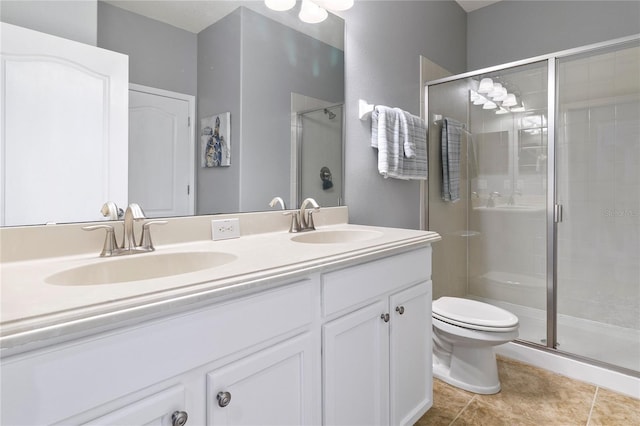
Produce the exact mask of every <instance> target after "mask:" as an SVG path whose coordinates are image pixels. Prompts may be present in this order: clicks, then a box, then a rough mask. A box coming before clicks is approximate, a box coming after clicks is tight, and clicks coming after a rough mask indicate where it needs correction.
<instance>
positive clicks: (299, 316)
mask: <svg viewBox="0 0 640 426" xmlns="http://www.w3.org/2000/svg"><path fill="white" fill-rule="evenodd" d="M316 281H317V279H316ZM317 287H318V283H317V282H314V281H313V280H310V279H307V280H303V281H298V282H295V283H292V284H288V285H284V286H281V287H278V288H276V289H272V290H265V291H263V292H259V293H256V294H253V295H250V296H244V297H238V298H236V299H235V300H230V301H227V302H223V303H218V304H215V305H212V306H208V307H202V308H200V309H195V310H193V311H189V312H185V313H183V314H176V315H173V316H171V317H168V318H163V319H156V320H152V321H148V322H146V323H143V324H140V325H138V326H131V327H127V328H125V329H122V330H118V331H115V332H110V333H105V334H97V335H95V336H91V337H88V338H83V339H79V340H77V341H74V342H71V343H64V344H58V345H54V346H50V347H48V348H45V349H40V350H36V351H32V352H27V353H24V354H20V355H15V356H13V357H8V358H3V360H2V367H1V368H2V406H1V407H0V415H1V418H0V424H6V425H30V426H31V425H40V424H95V425H98V424H100V425H107V424H120V425H122V424H127V425H138V424H158V425H163V426H168V425H173V424H175V425H180V422H179V421H178V422H175V421H174V420H173V418H172V417H173V414H174V413H176V412H178V415H179V414H180V412H182V411H184V412H186V413H187V415H188V420H187V424H194V425H204V424H251V422H252V421H255V420H256V419H260V418H261V417H260V416H261V415H262V414H263V413H267V412H271V413H272V414H275V415H277V416H278V417H275V420H276V422H275V423H274V424H286V423H279V421H280V420H283V419H293V420H291V424H298V423H300V424H304V423H306V424H317V423H319V422H320V420H319V419H316V418H313V416H316V417H319V409H313V407H312V401H313V400H314V397H315V399H316V400H317V395H318V394H319V392H318V391H315V394H314V386H315V384H317V383H319V381H320V379H319V377H320V369H319V361H318V358H314V356H312V352H313V353H316V354H318V357H319V353H320V346H319V345H320V339H319V338H318V337H317V334H314V333H313V331H312V330H311V328H310V326H311V324H312V321H313V316H314V314H315V315H317V309H314V299H317V297H316V298H314V297H313V294H314V290H317ZM314 336H316V337H314ZM314 349H315V350H314ZM227 386H229V387H227ZM272 387H275V389H279V390H280V392H281V393H282V395H284V396H285V400H284V401H277V402H275V403H274V401H272V400H271V399H272V398H275V397H273V396H272V395H273V389H272ZM220 391H229V392H231V395H232V399H231V402H230V403H229V405H228V406H227V407H225V410H226V411H223V410H222V408H221V407H217V405H216V406H214V404H218V401H216V400H215V397H216V394H217V393H218V392H220ZM298 393H299V395H298ZM292 398H295V399H297V400H298V403H297V404H295V405H289V403H290V402H291V401H292ZM216 407H217V408H220V410H218V409H217V408H216ZM269 410H271V411H269ZM273 410H277V411H278V412H277V413H274V412H273ZM300 419H302V420H303V421H302V422H301V421H300ZM259 423H260V422H259ZM264 424H266V423H264Z"/></svg>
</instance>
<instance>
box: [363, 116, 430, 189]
mask: <svg viewBox="0 0 640 426" xmlns="http://www.w3.org/2000/svg"><path fill="white" fill-rule="evenodd" d="M371 146H372V147H374V148H378V172H379V173H380V174H381V175H382V176H383V177H385V178H387V177H392V178H395V179H403V180H409V179H415V180H426V179H427V138H426V126H425V124H424V121H423V120H422V119H420V117H416V116H415V115H412V114H410V113H408V112H406V111H403V110H401V109H400V108H389V107H385V106H376V107H375V108H374V110H373V113H372V114H371Z"/></svg>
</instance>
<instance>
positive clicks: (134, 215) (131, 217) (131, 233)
mask: <svg viewBox="0 0 640 426" xmlns="http://www.w3.org/2000/svg"><path fill="white" fill-rule="evenodd" d="M142 219H145V215H144V212H143V211H142V209H141V208H140V206H139V205H137V204H136V203H131V204H129V207H127V210H125V212H124V233H123V234H122V245H121V246H120V248H121V249H123V250H128V251H132V250H135V249H136V247H137V246H138V245H137V244H136V234H135V229H134V227H133V223H134V222H135V221H138V220H142Z"/></svg>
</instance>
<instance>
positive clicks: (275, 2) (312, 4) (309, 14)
mask: <svg viewBox="0 0 640 426" xmlns="http://www.w3.org/2000/svg"><path fill="white" fill-rule="evenodd" d="M264 4H265V5H266V6H267V7H268V8H269V9H271V10H275V11H278V12H284V11H287V10H290V9H292V8H293V7H294V6H295V5H296V0H264ZM353 4H354V0H302V2H301V5H300V12H299V13H298V18H300V20H301V21H302V22H306V23H308V24H317V23H319V22H322V21H324V20H325V19H327V17H328V16H329V14H328V13H327V9H328V10H332V11H343V10H347V9H350V8H351V7H352V6H353Z"/></svg>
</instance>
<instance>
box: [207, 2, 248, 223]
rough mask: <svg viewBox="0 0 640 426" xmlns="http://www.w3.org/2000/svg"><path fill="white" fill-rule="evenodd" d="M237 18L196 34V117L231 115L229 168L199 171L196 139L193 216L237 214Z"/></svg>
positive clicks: (238, 12) (236, 14)
mask: <svg viewBox="0 0 640 426" xmlns="http://www.w3.org/2000/svg"><path fill="white" fill-rule="evenodd" d="M241 18H242V16H241V9H236V10H235V11H234V12H233V13H231V14H229V15H227V16H226V17H224V18H223V19H221V20H220V21H218V22H216V23H215V24H213V25H211V26H209V27H207V28H205V29H204V30H202V31H201V32H200V33H199V34H198V117H208V116H211V115H213V114H218V113H222V112H230V113H231V166H230V167H214V168H202V167H200V163H199V162H200V155H201V154H200V151H199V150H200V149H201V147H200V135H198V137H197V142H196V143H197V144H198V145H197V149H198V160H197V161H198V164H197V166H196V170H197V176H196V178H197V184H196V188H197V191H198V192H197V197H196V200H197V207H196V213H197V214H206V213H221V212H225V213H226V212H237V211H239V210H240V208H239V207H240V199H239V190H238V187H239V185H240V143H239V139H240V136H241V133H240V124H241V120H240V112H241V111H240V96H241V93H242V92H241V90H240V84H241V78H240V69H241V63H242V62H241V54H240V51H241V40H242V37H241V30H242V27H241ZM195 124H196V126H197V127H196V129H200V124H199V120H198V123H195Z"/></svg>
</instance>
